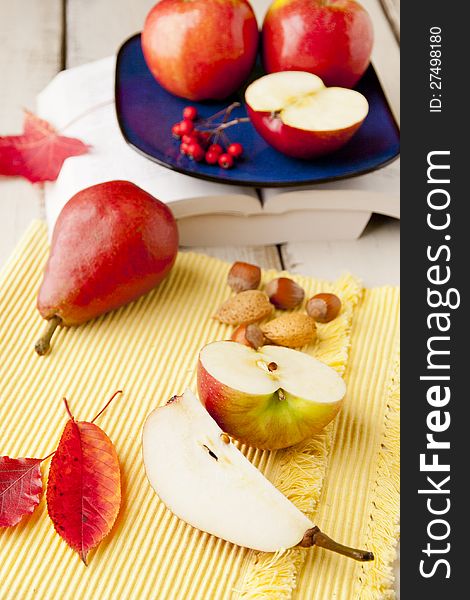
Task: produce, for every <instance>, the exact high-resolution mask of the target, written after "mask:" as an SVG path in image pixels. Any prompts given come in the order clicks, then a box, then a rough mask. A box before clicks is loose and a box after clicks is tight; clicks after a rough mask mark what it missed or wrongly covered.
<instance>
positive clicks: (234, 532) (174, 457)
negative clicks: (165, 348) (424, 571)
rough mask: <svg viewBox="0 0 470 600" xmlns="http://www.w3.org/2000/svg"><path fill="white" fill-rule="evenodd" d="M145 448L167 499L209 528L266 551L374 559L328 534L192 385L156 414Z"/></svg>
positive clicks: (152, 478)
mask: <svg viewBox="0 0 470 600" xmlns="http://www.w3.org/2000/svg"><path fill="white" fill-rule="evenodd" d="M142 448H143V459H144V465H145V471H146V474H147V477H148V479H149V482H150V484H151V486H152V487H153V489H154V490H155V492H156V493H157V494H158V496H159V497H160V500H161V501H162V502H163V503H164V504H165V505H166V506H167V507H168V508H169V509H170V510H171V512H172V513H174V514H175V515H176V516H177V517H179V518H180V519H182V520H183V521H185V522H186V523H188V524H190V525H192V526H193V527H196V528H197V529H200V530H201V531H206V532H207V533H210V534H212V535H215V536H217V537H219V538H222V539H224V540H226V541H228V542H232V543H233V544H237V545H238V546H244V547H246V548H253V549H255V550H261V551H264V552H276V551H277V550H281V549H284V548H290V547H292V546H297V545H300V546H304V547H309V546H313V545H317V546H322V547H324V548H328V549H330V550H333V551H335V552H339V553H340V554H344V555H346V556H349V557H351V558H354V559H356V560H361V561H365V560H372V559H373V555H372V553H370V552H367V551H362V550H355V549H353V548H348V547H345V546H342V545H340V544H338V543H337V542H334V541H333V540H331V539H330V538H329V537H328V536H326V535H325V534H323V533H322V532H321V531H320V529H319V528H318V527H316V526H315V525H314V524H313V523H312V522H311V521H310V519H308V518H307V517H306V516H305V515H304V514H303V513H302V512H301V511H300V510H299V509H298V508H297V507H296V506H294V504H292V502H290V501H289V500H288V499H287V498H286V497H285V496H284V495H283V494H281V492H280V491H279V490H278V489H277V488H276V487H274V485H273V484H272V483H271V482H270V481H268V480H267V479H266V478H265V477H264V476H263V475H262V474H261V472H260V471H258V469H256V467H254V466H253V465H252V464H251V463H250V462H249V461H248V460H247V459H246V458H245V456H244V455H243V454H242V453H241V452H240V451H239V450H238V449H237V447H236V446H235V445H234V444H233V443H232V442H231V441H230V438H229V437H228V436H227V434H226V433H224V432H223V431H222V430H221V429H220V427H219V426H218V425H217V423H216V422H215V421H214V420H213V419H212V418H211V417H210V415H209V413H208V412H207V411H206V410H205V409H204V407H203V406H202V404H201V403H200V402H199V400H198V399H197V398H196V396H195V395H194V394H193V393H192V392H191V391H190V390H187V391H186V392H185V393H184V395H183V396H180V397H177V396H175V397H174V398H172V400H170V402H169V403H168V404H166V405H165V406H162V407H160V408H157V409H156V410H154V411H153V412H152V413H150V415H149V416H148V417H147V420H146V422H145V425H144V429H143V436H142Z"/></svg>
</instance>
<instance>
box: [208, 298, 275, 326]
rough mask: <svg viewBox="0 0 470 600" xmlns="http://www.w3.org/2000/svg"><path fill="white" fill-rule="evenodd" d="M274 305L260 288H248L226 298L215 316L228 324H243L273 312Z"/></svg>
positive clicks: (263, 317) (258, 319)
mask: <svg viewBox="0 0 470 600" xmlns="http://www.w3.org/2000/svg"><path fill="white" fill-rule="evenodd" d="M273 309H274V307H273V305H272V304H271V303H270V302H269V298H268V297H267V296H266V294H265V293H264V292H261V291H260V290H246V291H244V292H240V293H239V294H237V295H236V296H232V298H229V299H228V300H226V301H225V302H224V303H223V304H222V306H221V307H220V308H219V310H218V311H217V313H216V314H215V315H214V318H216V319H217V320H219V321H220V322H221V323H225V324H226V325H242V324H247V323H256V321H261V320H262V319H265V318H266V317H269V315H270V314H271V313H272V311H273Z"/></svg>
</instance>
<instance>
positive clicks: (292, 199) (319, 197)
mask: <svg viewBox="0 0 470 600" xmlns="http://www.w3.org/2000/svg"><path fill="white" fill-rule="evenodd" d="M261 197H262V200H263V207H264V210H265V212H267V213H276V214H279V213H283V212H289V211H292V210H318V209H332V210H359V211H370V212H376V213H380V214H384V215H388V216H390V217H395V218H397V219H399V218H400V159H397V160H395V161H394V162H392V163H391V164H389V165H387V166H386V167H384V168H382V169H378V170H376V171H373V172H372V173H367V174H366V175H359V176H358V177H350V178H348V179H341V180H338V181H332V182H329V183H319V184H317V185H310V186H304V187H287V188H278V189H270V188H264V189H263V190H261Z"/></svg>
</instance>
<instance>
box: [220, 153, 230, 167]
mask: <svg viewBox="0 0 470 600" xmlns="http://www.w3.org/2000/svg"><path fill="white" fill-rule="evenodd" d="M219 166H220V167H222V169H231V168H232V167H233V156H230V154H227V153H224V154H221V155H220V156H219Z"/></svg>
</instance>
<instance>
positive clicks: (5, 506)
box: [0, 456, 42, 527]
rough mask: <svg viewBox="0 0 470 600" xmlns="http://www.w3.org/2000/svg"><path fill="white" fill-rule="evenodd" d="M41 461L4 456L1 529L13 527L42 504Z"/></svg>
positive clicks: (1, 458)
mask: <svg viewBox="0 0 470 600" xmlns="http://www.w3.org/2000/svg"><path fill="white" fill-rule="evenodd" d="M41 460H42V459H40V458H9V457H8V456H0V527H13V525H16V524H17V523H19V522H20V521H21V519H22V518H23V517H24V515H27V514H30V513H32V512H33V511H34V509H35V508H36V506H37V505H38V504H39V499H40V497H41V493H42V479H41V467H40V464H41Z"/></svg>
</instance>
